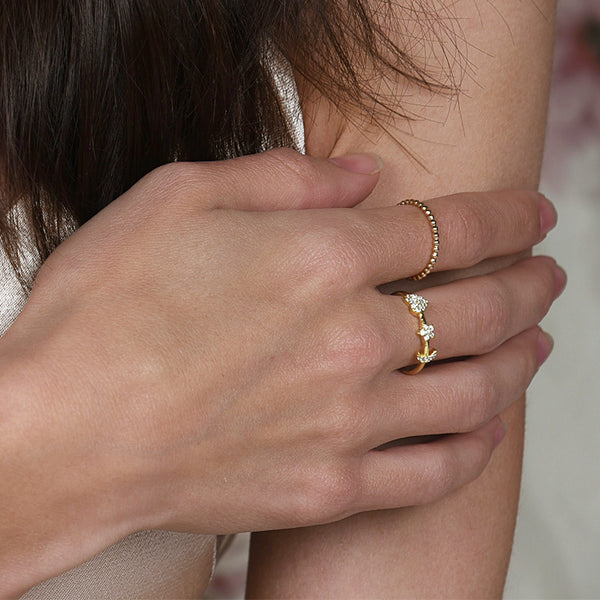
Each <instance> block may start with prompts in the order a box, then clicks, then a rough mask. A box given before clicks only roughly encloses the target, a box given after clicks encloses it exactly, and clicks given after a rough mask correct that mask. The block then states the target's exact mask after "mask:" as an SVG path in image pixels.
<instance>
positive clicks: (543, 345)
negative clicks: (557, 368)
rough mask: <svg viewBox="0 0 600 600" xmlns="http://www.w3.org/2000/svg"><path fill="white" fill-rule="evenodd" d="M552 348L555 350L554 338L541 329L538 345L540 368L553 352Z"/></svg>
mask: <svg viewBox="0 0 600 600" xmlns="http://www.w3.org/2000/svg"><path fill="white" fill-rule="evenodd" d="M552 348H554V338H553V337H552V336H551V335H550V334H549V333H546V332H545V331H543V330H542V329H540V334H539V335H538V344H537V355H538V367H541V366H542V365H543V364H544V363H545V362H546V359H547V358H548V357H549V356H550V353H551V352H552Z"/></svg>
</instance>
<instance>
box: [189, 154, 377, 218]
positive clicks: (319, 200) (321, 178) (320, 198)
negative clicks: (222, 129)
mask: <svg viewBox="0 0 600 600" xmlns="http://www.w3.org/2000/svg"><path fill="white" fill-rule="evenodd" d="M382 166H383V164H382V162H381V159H380V158H379V157H378V156H375V155H373V154H352V155H347V156H341V157H337V158H332V159H329V160H327V159H323V158H314V157H310V156H304V155H302V154H300V153H298V152H295V151H294V150H290V149H288V148H279V149H277V150H269V151H267V152H263V153H262V154H254V155H250V156H243V157H240V158H235V159H231V160H226V161H221V162H212V163H198V168H199V169H210V170H211V172H210V174H209V177H208V179H209V180H210V181H211V182H212V185H215V188H214V194H213V196H212V199H211V198H209V199H208V204H209V205H210V206H211V207H213V208H232V209H237V210H249V211H263V210H286V209H301V208H335V207H352V206H355V205H356V204H358V203H359V202H361V201H362V200H364V199H365V198H366V197H367V196H368V195H369V194H370V193H371V192H372V191H373V188H374V187H375V185H376V183H377V181H378V179H379V176H378V173H379V171H381V169H382ZM206 175H207V173H206V171H204V172H203V173H202V175H201V176H200V180H201V181H200V182H204V183H205V182H206Z"/></svg>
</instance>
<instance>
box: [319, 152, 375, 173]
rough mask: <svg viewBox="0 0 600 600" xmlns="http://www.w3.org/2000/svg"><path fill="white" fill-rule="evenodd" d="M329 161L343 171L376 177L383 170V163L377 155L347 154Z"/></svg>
mask: <svg viewBox="0 0 600 600" xmlns="http://www.w3.org/2000/svg"><path fill="white" fill-rule="evenodd" d="M329 160H330V161H331V162H332V163H334V164H335V165H337V166H338V167H342V169H346V170H347V171H352V172H353V173H361V174H363V175H375V173H379V171H381V169H383V161H382V160H381V158H380V157H379V156H377V154H367V153H365V154H345V155H344V156H335V157H333V158H330V159H329Z"/></svg>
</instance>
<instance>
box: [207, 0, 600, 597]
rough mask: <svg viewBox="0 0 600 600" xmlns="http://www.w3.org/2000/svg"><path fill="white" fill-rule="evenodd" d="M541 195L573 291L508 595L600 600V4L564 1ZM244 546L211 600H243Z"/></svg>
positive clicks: (537, 394) (561, 323) (553, 328)
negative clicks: (552, 212)
mask: <svg viewBox="0 0 600 600" xmlns="http://www.w3.org/2000/svg"><path fill="white" fill-rule="evenodd" d="M541 190H542V191H543V192H544V193H545V194H546V195H547V196H548V197H549V198H550V199H551V200H552V201H553V202H554V203H555V204H556V206H557V209H558V211H559V226H558V228H557V229H556V230H555V231H553V232H552V233H551V234H550V236H549V237H548V239H547V240H546V241H545V242H544V244H543V245H542V246H541V247H540V248H539V249H538V253H541V254H546V253H547V254H550V255H552V256H555V257H556V258H557V259H558V261H559V263H560V264H561V265H562V266H563V267H564V268H565V269H566V270H567V273H568V275H569V284H568V286H567V289H566V291H565V292H564V294H563V295H562V297H561V298H560V299H559V300H558V301H557V302H556V304H555V305H554V308H553V309H552V312H551V313H550V315H549V316H548V317H547V318H546V319H545V321H544V324H543V325H544V328H545V329H546V330H547V331H548V332H550V333H551V334H552V335H553V336H554V338H555V349H554V352H553V354H552V355H551V356H550V358H549V359H548V362H547V363H546V365H545V366H544V368H543V369H542V371H541V373H540V374H539V375H538V377H537V378H536V379H535V381H534V383H533V385H532V387H531V390H530V393H529V403H528V416H527V436H526V449H525V464H524V473H523V488H522V495H521V508H520V514H519V521H518V524H517V531H516V538H515V547H514V553H513V558H512V562H511V567H510V571H509V576H508V581H507V585H506V592H505V597H506V598H507V599H513V598H514V599H515V600H517V599H523V600H532V599H536V598H540V599H541V598H569V599H571V598H573V599H575V598H590V599H592V598H600V383H599V379H600V341H599V339H600V0H560V1H559V13H558V27H557V39H556V51H555V64H554V77H553V84H552V93H551V97H550V114H549V122H548V135H547V142H546V155H545V159H544V168H543V170H542V182H541ZM247 541H248V537H247V536H238V537H237V539H236V541H235V542H234V545H233V547H232V548H230V549H229V551H228V552H227V554H226V555H225V557H224V558H223V559H222V560H221V562H220V564H219V566H218V567H217V572H216V573H215V577H214V580H213V583H212V585H211V588H210V589H209V592H208V597H209V598H214V599H215V600H216V599H223V598H230V599H235V598H243V593H244V581H245V561H246V553H247Z"/></svg>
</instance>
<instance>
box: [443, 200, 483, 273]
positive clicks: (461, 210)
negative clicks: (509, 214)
mask: <svg viewBox="0 0 600 600" xmlns="http://www.w3.org/2000/svg"><path fill="white" fill-rule="evenodd" d="M452 223H453V225H454V231H453V237H454V238H455V240H456V247H457V249H458V250H457V251H458V254H459V259H460V262H461V263H462V264H463V265H464V266H471V265H474V264H477V263H478V262H480V261H481V260H482V259H483V258H484V257H485V250H486V246H487V242H488V235H489V231H488V229H489V228H488V227H487V219H486V217H485V215H484V214H483V212H482V211H481V209H478V208H477V207H476V205H473V204H471V203H470V204H464V205H458V206H457V208H456V210H455V212H454V219H452Z"/></svg>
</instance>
